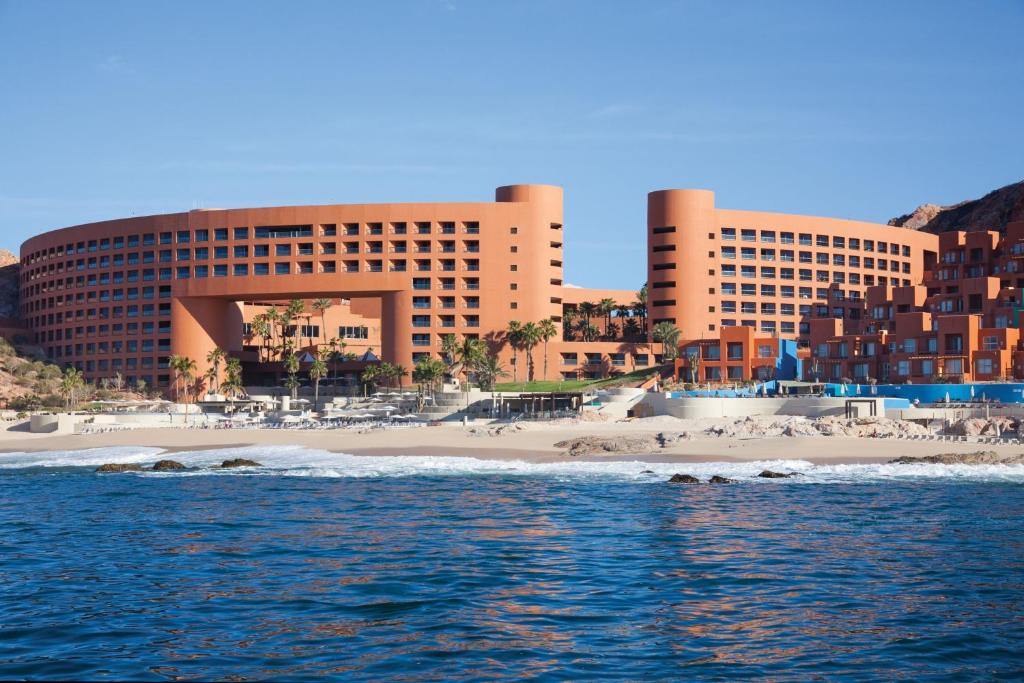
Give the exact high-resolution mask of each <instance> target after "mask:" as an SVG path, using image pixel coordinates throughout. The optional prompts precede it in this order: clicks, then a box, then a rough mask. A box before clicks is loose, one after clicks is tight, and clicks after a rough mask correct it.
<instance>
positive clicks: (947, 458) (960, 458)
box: [889, 451, 1024, 465]
mask: <svg viewBox="0 0 1024 683" xmlns="http://www.w3.org/2000/svg"><path fill="white" fill-rule="evenodd" d="M919 463H928V464H933V465H1021V464H1024V455H999V454H998V453H996V452H995V451H974V452H973V453H939V454H937V455H924V456H921V457H913V456H909V455H904V456H902V457H899V458H896V459H895V460H890V461H889V464H891V465H913V464H919Z"/></svg>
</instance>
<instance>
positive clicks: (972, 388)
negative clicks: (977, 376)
mask: <svg viewBox="0 0 1024 683" xmlns="http://www.w3.org/2000/svg"><path fill="white" fill-rule="evenodd" d="M971 398H974V385H973V384H972V385H971Z"/></svg>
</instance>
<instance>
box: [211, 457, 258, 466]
mask: <svg viewBox="0 0 1024 683" xmlns="http://www.w3.org/2000/svg"><path fill="white" fill-rule="evenodd" d="M220 466H221V467H263V465H261V464H259V463H258V462H256V461H255V460H246V459H245V458H234V459H233V460H225V461H224V462H222V463H221V464H220Z"/></svg>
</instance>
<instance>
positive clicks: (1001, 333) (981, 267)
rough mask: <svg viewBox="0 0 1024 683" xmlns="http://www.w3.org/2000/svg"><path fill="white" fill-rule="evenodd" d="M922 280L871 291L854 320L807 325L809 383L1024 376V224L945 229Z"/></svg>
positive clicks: (806, 365) (958, 379)
mask: <svg viewBox="0 0 1024 683" xmlns="http://www.w3.org/2000/svg"><path fill="white" fill-rule="evenodd" d="M937 239H938V247H937V250H938V260H937V261H936V262H935V263H933V264H931V267H930V268H929V269H928V270H927V271H926V272H925V274H924V279H923V281H922V282H915V283H913V284H911V285H906V286H904V285H901V286H876V287H872V288H869V289H868V292H867V296H866V299H865V301H864V307H863V315H862V316H860V317H859V318H858V319H856V320H850V319H847V320H842V319H833V318H826V317H821V318H818V319H814V320H811V321H810V357H809V363H807V364H805V369H806V371H807V374H808V375H809V376H810V377H812V378H820V379H829V380H833V379H834V380H838V379H842V378H846V379H854V380H865V379H868V378H872V379H877V380H879V381H885V382H907V381H909V382H917V383H920V382H931V381H940V380H941V381H946V382H974V381H991V380H998V379H1011V378H1016V379H1022V378H1024V343H1022V340H1021V337H1020V329H1019V328H1020V314H1021V312H1022V311H1024V297H1022V290H1024V223H1010V224H1009V225H1007V227H1006V233H1005V234H1004V235H1000V234H999V233H998V232H995V231H979V232H971V233H965V232H947V233H943V234H941V235H939V236H938V238H937Z"/></svg>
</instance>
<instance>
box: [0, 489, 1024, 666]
mask: <svg viewBox="0 0 1024 683" xmlns="http://www.w3.org/2000/svg"><path fill="white" fill-rule="evenodd" d="M15 499H16V500H17V501H18V503H19V504H18V505H16V506H11V505H0V539H4V540H0V548H2V549H3V550H4V551H5V552H4V554H3V558H4V559H3V571H2V572H0V678H17V677H23V678H24V677H27V678H46V677H64V678H74V677H80V678H81V677H84V678H96V677H110V676H113V677H118V678H124V677H128V678H133V677H134V678H140V677H143V678H144V677H159V678H168V679H173V680H190V679H192V680H194V679H208V678H218V679H226V678H230V677H232V676H234V677H237V678H238V679H240V680H241V679H245V680H251V679H264V680H266V679H279V678H287V679H295V678H305V677H310V678H313V677H316V678H321V677H323V676H332V677H336V678H349V677H355V678H359V679H380V680H385V679H386V680H410V681H420V680H438V679H449V678H460V677H462V678H474V679H475V678H485V677H516V678H520V677H524V676H525V677H541V678H543V677H554V678H560V679H561V678H576V679H594V678H598V677H601V678H608V677H618V678H624V679H629V680H640V679H643V680H647V679H652V680H654V679H673V680H674V679H678V678H681V677H695V678H718V679H734V678H769V679H772V678H789V679H792V678H794V677H795V678H811V677H814V676H823V677H825V678H829V679H831V678H838V677H843V676H853V677H857V678H875V679H889V678H893V677H896V676H903V675H906V674H908V673H909V674H910V675H913V676H916V677H926V676H943V675H946V676H956V675H960V674H962V673H963V672H964V671H968V672H970V671H976V672H982V675H981V676H980V677H982V678H986V677H998V676H999V675H1004V677H1012V674H1013V673H1014V672H1019V671H1020V662H1019V658H1018V655H1017V653H1018V652H1019V651H1020V649H1021V645H1022V643H1024V626H1022V624H1024V614H1022V611H1024V608H1022V600H1021V597H1020V596H1021V594H1022V593H1021V589H1022V588H1024V533H1022V531H1024V522H1022V519H1021V517H1020V515H1019V511H1020V510H1021V509H1024V505H1022V504H1024V487H1020V486H1009V485H991V484H965V483H958V482H942V481H939V482H921V483H914V484H899V483H890V484H886V485H872V486H866V485H834V486H815V487H807V486H736V487H692V488H691V487H674V486H667V485H659V484H630V483H621V482H618V483H612V482H600V481H587V480H571V479H565V480H556V479H545V478H541V477H536V478H529V479H523V478H504V477H500V476H488V477H462V478H460V477H433V478H432V477H418V478H413V477H407V478H394V479H319V480H318V479H312V478H302V479H294V478H278V477H231V478H227V477H225V478H219V477H218V478H213V477H197V478H179V479H171V478H129V477H109V478H96V477H90V476H83V475H80V474H75V473H66V474H61V475H59V476H53V477H21V478H19V477H16V476H7V477H4V478H3V479H0V501H10V500H15ZM8 551H9V552H8ZM112 653H116V654H113V655H112Z"/></svg>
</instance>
